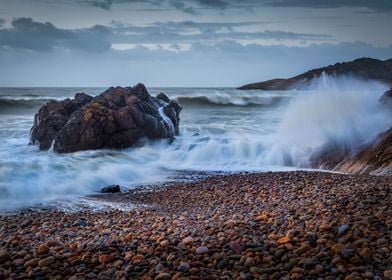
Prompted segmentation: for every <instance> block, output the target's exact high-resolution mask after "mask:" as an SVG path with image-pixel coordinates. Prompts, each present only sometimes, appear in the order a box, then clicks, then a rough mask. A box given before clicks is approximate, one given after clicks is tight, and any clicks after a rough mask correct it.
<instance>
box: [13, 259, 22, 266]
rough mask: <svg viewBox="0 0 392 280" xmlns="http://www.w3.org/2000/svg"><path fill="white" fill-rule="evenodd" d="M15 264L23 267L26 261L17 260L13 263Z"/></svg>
mask: <svg viewBox="0 0 392 280" xmlns="http://www.w3.org/2000/svg"><path fill="white" fill-rule="evenodd" d="M13 263H14V265H15V266H22V265H24V263H25V260H24V259H16V260H14V261H13Z"/></svg>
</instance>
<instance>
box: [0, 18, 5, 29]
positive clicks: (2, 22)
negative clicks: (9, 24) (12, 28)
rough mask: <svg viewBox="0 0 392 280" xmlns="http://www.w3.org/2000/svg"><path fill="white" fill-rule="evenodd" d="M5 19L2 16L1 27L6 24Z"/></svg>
mask: <svg viewBox="0 0 392 280" xmlns="http://www.w3.org/2000/svg"><path fill="white" fill-rule="evenodd" d="M5 22H6V21H5V19H3V18H0V27H2V26H3V25H4V24H5Z"/></svg>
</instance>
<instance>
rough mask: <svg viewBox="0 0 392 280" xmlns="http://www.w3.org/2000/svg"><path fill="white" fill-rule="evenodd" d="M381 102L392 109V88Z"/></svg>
mask: <svg viewBox="0 0 392 280" xmlns="http://www.w3.org/2000/svg"><path fill="white" fill-rule="evenodd" d="M380 102H381V103H383V104H385V105H387V106H390V107H391V108H392V88H391V89H390V90H387V91H386V92H385V93H384V94H383V95H382V96H381V98H380Z"/></svg>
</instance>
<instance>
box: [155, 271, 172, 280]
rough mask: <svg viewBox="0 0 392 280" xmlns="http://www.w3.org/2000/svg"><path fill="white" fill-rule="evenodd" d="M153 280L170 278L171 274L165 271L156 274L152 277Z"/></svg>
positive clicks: (168, 279) (167, 279)
mask: <svg viewBox="0 0 392 280" xmlns="http://www.w3.org/2000/svg"><path fill="white" fill-rule="evenodd" d="M154 279H155V280H170V279H171V275H170V274H169V273H166V272H162V273H159V274H158V275H157V276H155V278H154Z"/></svg>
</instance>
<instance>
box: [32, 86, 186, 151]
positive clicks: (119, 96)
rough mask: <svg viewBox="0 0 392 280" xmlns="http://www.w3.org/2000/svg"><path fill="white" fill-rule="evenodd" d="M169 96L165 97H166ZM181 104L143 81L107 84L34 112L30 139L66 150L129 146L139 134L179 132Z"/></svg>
mask: <svg viewBox="0 0 392 280" xmlns="http://www.w3.org/2000/svg"><path fill="white" fill-rule="evenodd" d="M167 101H169V102H167ZM181 109H182V108H181V106H180V105H179V104H178V103H177V102H176V101H173V100H170V99H169V98H167V99H166V101H165V100H162V99H160V98H156V97H152V96H150V94H149V93H148V91H147V89H146V88H145V86H144V85H143V84H138V85H136V86H134V87H127V88H122V87H111V88H109V89H108V90H106V91H105V92H103V93H102V94H100V95H98V96H96V97H94V98H93V97H91V96H88V95H85V94H77V95H75V99H73V100H70V99H66V100H64V101H51V102H49V103H48V104H46V105H45V106H43V107H42V108H41V109H40V110H39V112H38V113H37V114H36V116H35V120H34V125H33V127H32V129H31V142H32V143H33V144H38V145H39V147H40V149H42V150H46V149H49V148H50V147H51V145H52V142H53V150H54V151H56V152H59V153H68V152H75V151H81V150H89V149H102V148H127V147H131V146H133V145H135V144H136V143H138V142H139V140H140V139H141V138H143V137H147V138H150V139H160V138H169V139H171V138H173V137H174V136H175V135H178V132H179V121H180V119H179V114H180V111H181Z"/></svg>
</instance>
